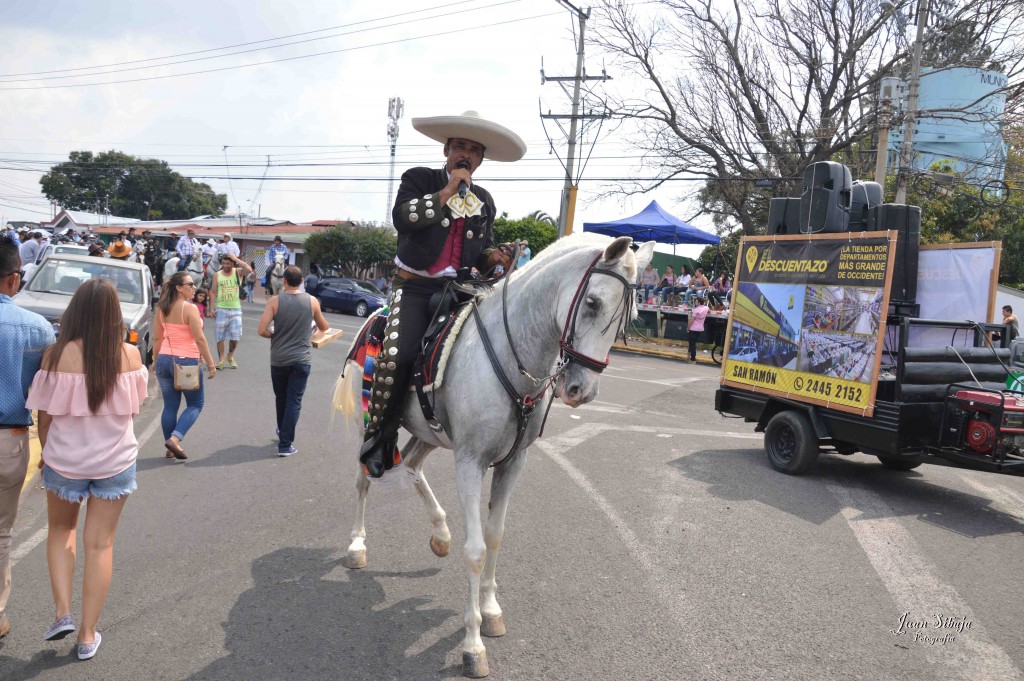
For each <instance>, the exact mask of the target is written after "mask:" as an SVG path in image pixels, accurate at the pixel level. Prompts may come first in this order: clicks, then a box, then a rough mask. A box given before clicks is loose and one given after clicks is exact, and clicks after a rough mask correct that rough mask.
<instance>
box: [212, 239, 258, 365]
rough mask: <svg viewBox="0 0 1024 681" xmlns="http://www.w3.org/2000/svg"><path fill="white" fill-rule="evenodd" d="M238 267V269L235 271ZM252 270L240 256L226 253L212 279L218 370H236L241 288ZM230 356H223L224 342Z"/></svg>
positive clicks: (239, 332)
mask: <svg viewBox="0 0 1024 681" xmlns="http://www.w3.org/2000/svg"><path fill="white" fill-rule="evenodd" d="M235 265H238V270H237V271H236V270H235ZM250 272H252V269H251V268H250V267H249V266H248V265H246V264H245V262H244V261H242V260H239V259H238V257H237V256H234V255H230V254H226V255H224V257H223V258H221V261H220V271H219V272H217V276H216V277H214V279H213V288H212V289H210V307H209V309H210V314H211V316H213V318H214V319H215V320H216V321H215V327H216V337H217V368H218V369H224V368H225V367H227V368H229V369H237V368H238V363H237V362H236V361H235V349H237V348H238V341H240V340H242V299H241V297H240V296H239V289H240V288H241V287H242V282H243V281H244V279H245V277H247V276H248V275H249V273H250ZM225 341H226V342H227V344H228V354H227V355H226V356H225V355H224V343H225Z"/></svg>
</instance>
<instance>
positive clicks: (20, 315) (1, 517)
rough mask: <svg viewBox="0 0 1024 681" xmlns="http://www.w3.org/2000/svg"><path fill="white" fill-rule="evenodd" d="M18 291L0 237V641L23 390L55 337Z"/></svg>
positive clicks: (18, 476)
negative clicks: (16, 297)
mask: <svg viewBox="0 0 1024 681" xmlns="http://www.w3.org/2000/svg"><path fill="white" fill-rule="evenodd" d="M20 286H21V256H20V254H19V253H18V246H17V245H16V244H15V242H14V241H13V240H11V239H9V238H8V237H6V236H4V237H2V238H0V357H3V361H2V362H0V638H3V637H4V636H6V635H7V632H8V631H10V629H11V624H10V622H9V621H8V619H7V614H6V613H5V612H4V611H5V610H6V609H7V598H8V597H9V596H10V595H11V535H12V534H13V530H14V520H15V518H17V516H18V500H19V499H20V498H21V488H22V486H23V485H24V484H25V475H26V474H27V473H28V454H29V450H28V426H30V425H32V412H30V411H29V410H28V409H26V408H25V399H26V398H27V397H28V388H29V386H30V385H32V378H33V377H34V376H35V375H36V371H38V370H39V363H40V362H41V361H42V358H43V350H45V349H46V347H47V346H49V345H51V344H52V343H53V342H54V340H55V338H54V335H53V327H52V326H50V324H49V322H47V321H46V320H45V319H43V318H42V317H40V316H39V315H37V314H36V313H34V312H29V311H28V310H23V309H21V308H20V307H18V306H17V305H15V304H14V301H13V300H11V297H12V296H13V295H14V294H15V293H17V292H18V289H19V288H20Z"/></svg>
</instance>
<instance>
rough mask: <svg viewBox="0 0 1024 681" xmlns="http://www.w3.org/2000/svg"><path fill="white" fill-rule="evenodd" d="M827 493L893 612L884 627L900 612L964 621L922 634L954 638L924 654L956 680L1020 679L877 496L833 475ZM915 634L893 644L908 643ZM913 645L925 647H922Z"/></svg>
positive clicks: (952, 589)
mask: <svg viewBox="0 0 1024 681" xmlns="http://www.w3.org/2000/svg"><path fill="white" fill-rule="evenodd" d="M826 487H827V488H828V490H829V491H830V492H831V493H832V494H833V495H835V497H836V498H837V499H838V500H839V503H840V504H841V505H842V507H843V508H842V511H841V513H842V515H843V517H844V518H846V522H847V524H848V525H849V526H850V529H851V530H853V534H854V536H855V537H856V538H857V541H858V542H859V543H860V545H861V548H862V549H864V553H865V554H867V558H868V560H869V561H870V563H871V565H872V567H874V569H875V572H876V573H878V576H879V578H880V579H881V580H882V584H883V585H884V586H885V588H886V590H887V591H888V592H889V595H890V596H892V599H893V601H895V602H896V606H897V609H898V612H895V613H893V618H892V622H886V623H880V626H884V627H886V629H889V627H890V626H895V625H896V624H897V620H898V618H899V617H900V616H901V615H902V614H903V613H910V618H911V619H914V620H928V621H929V624H931V623H932V621H933V616H934V615H935V614H941V615H945V616H949V617H966V618H967V619H968V620H970V621H971V622H972V623H973V626H972V628H971V629H969V630H965V631H963V632H959V633H958V632H956V631H955V630H949V629H947V630H938V629H933V628H929V629H928V630H926V631H925V632H924V633H926V634H928V635H929V636H933V637H935V638H940V637H942V636H943V635H945V634H953V635H955V637H956V639H955V641H952V642H950V643H948V644H945V645H929V646H928V654H929V656H932V655H934V656H937V657H940V658H941V659H942V660H943V661H944V663H946V664H948V665H949V666H950V667H952V668H953V669H952V670H951V672H952V673H951V674H950V676H954V677H956V678H961V679H979V680H986V681H990V680H995V679H1024V675H1022V674H1021V671H1020V670H1019V669H1018V668H1017V666H1016V665H1015V664H1014V663H1013V660H1012V659H1011V658H1010V657H1009V656H1008V655H1007V654H1006V653H1005V652H1004V651H1003V649H1002V648H1000V647H999V646H998V645H996V644H995V643H993V642H992V641H991V640H990V639H989V638H988V637H987V636H986V635H985V634H984V633H983V625H982V624H981V623H980V622H978V621H977V620H976V619H975V616H974V612H973V611H972V610H971V608H970V606H969V605H967V602H966V601H964V599H963V598H962V597H961V596H960V594H959V593H957V591H956V589H955V588H953V587H952V586H951V585H949V584H946V583H944V582H943V581H942V580H941V579H939V577H938V569H937V568H936V567H935V566H934V565H932V564H931V563H930V561H929V560H928V559H927V557H926V556H925V554H924V552H923V551H921V549H920V548H919V547H918V545H917V542H916V541H914V538H913V537H912V536H911V535H910V532H909V531H908V530H907V528H906V527H904V526H903V524H902V523H901V522H900V521H899V520H897V519H896V518H894V517H893V509H892V507H891V506H890V505H889V504H887V503H886V502H885V501H884V500H883V499H882V497H881V496H879V495H878V494H877V493H875V492H873V491H871V490H869V489H867V488H864V487H861V486H859V485H857V484H856V483H855V482H853V481H852V480H842V479H840V478H839V477H838V476H837V477H835V478H833V479H832V480H830V481H829V482H827V483H826ZM914 636H915V633H909V634H906V635H904V636H901V637H899V638H896V637H895V636H894V637H893V641H894V642H900V643H901V644H904V645H911V644H913V643H914ZM918 645H927V644H924V643H921V644H918Z"/></svg>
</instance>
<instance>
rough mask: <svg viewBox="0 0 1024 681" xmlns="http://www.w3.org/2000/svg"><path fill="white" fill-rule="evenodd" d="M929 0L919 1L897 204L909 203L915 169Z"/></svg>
mask: <svg viewBox="0 0 1024 681" xmlns="http://www.w3.org/2000/svg"><path fill="white" fill-rule="evenodd" d="M928 6H929V0H917V38H916V39H915V40H914V52H913V56H912V61H911V64H910V99H909V101H908V102H907V115H906V120H905V122H904V130H903V146H902V147H901V149H900V158H899V169H898V172H897V174H896V203H906V202H907V176H908V175H909V174H910V171H911V170H912V169H913V164H912V163H911V160H912V156H913V153H914V124H915V123H916V122H917V92H918V89H919V88H920V85H921V53H922V52H923V50H924V29H925V27H926V26H927V25H928Z"/></svg>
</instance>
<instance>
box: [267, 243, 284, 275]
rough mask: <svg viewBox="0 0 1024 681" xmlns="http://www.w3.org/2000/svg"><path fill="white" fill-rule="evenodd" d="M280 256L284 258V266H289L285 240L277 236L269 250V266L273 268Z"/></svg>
mask: <svg viewBox="0 0 1024 681" xmlns="http://www.w3.org/2000/svg"><path fill="white" fill-rule="evenodd" d="M278 255H283V256H284V264H285V265H287V264H288V247H287V246H285V245H284V240H282V239H281V237H279V236H275V237H274V243H273V244H271V245H270V248H268V249H267V264H268V265H270V266H271V267H273V266H274V262H275V261H276V260H275V259H276V258H277V256H278Z"/></svg>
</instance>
